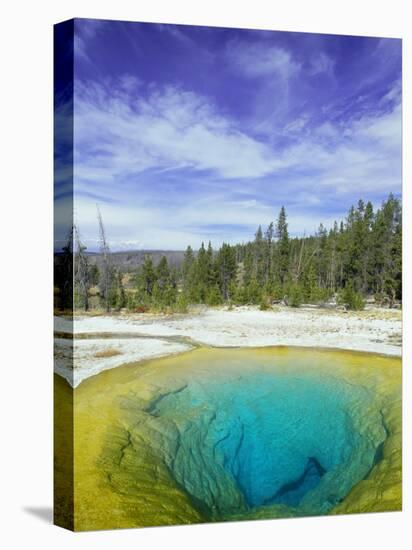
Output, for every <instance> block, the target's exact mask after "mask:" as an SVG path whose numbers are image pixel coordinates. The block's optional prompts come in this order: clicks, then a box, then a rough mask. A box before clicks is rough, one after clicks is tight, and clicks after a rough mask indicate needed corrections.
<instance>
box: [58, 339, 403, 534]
mask: <svg viewBox="0 0 412 550" xmlns="http://www.w3.org/2000/svg"><path fill="white" fill-rule="evenodd" d="M61 383H62V384H63V382H61ZM74 393H75V411H76V416H75V453H76V469H75V481H76V483H75V501H76V502H77V507H76V509H77V516H76V521H75V523H76V528H77V529H79V530H80V529H99V528H111V527H130V526H139V525H165V524H175V523H196V522H204V521H225V520H232V519H250V518H255V517H256V518H257V517H259V518H271V517H290V516H302V515H319V514H327V513H338V512H348V511H349V512H350V511H358V510H357V509H356V507H357V506H358V504H359V506H363V509H362V510H359V511H368V510H369V509H370V510H372V509H376V503H379V502H380V506H381V509H388V508H389V509H396V507H397V506H400V504H399V502H400V485H399V483H398V478H399V476H398V471H399V472H400V463H398V458H399V460H400V436H399V438H398V435H397V426H398V424H399V429H400V412H399V411H400V409H399V406H400V361H399V360H398V359H394V358H388V357H382V356H378V355H372V354H356V353H350V352H337V351H321V350H308V349H299V348H294V349H291V348H271V349H270V348H269V349H268V348H266V349H196V350H194V351H192V352H188V353H184V354H181V355H177V356H173V357H168V358H164V359H158V360H152V361H147V362H143V363H137V364H134V365H128V366H125V367H121V368H116V369H112V370H110V371H105V372H102V373H100V374H99V375H97V376H95V377H92V378H90V379H88V380H85V381H84V382H82V384H80V386H79V387H78V388H76V390H75V392H74ZM389 451H390V452H389ZM395 451H396V452H395ZM398 451H399V453H398ZM398 455H399V456H398ZM396 476H398V477H396ZM387 484H389V485H388V486H389V487H390V489H388V487H387ZM398 485H399V487H398ZM385 491H386V493H385ZM358 493H359V495H360V496H356V495H357V494H358ZM398 493H399V494H398ZM96 495H98V497H99V498H97V497H96ZM377 495H383V496H382V498H385V499H386V498H387V500H385V501H383V500H382V499H381V500H379V498H381V497H379V496H377ZM384 495H387V496H384ZM390 498H391V499H392V500H389V499H390ZM368 499H369V500H368Z"/></svg>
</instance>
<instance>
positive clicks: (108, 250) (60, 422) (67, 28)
mask: <svg viewBox="0 0 412 550" xmlns="http://www.w3.org/2000/svg"><path fill="white" fill-rule="evenodd" d="M54 44H55V57H54V64H55V72H54V74H55V80H54V86H55V88H54V97H55V249H54V258H55V284H54V296H55V374H54V378H55V382H54V384H55V385H54V388H55V438H54V442H55V443H54V444H55V508H54V509H55V512H54V513H55V523H56V524H57V525H60V526H63V527H66V528H69V529H72V530H78V531H83V530H95V529H114V528H125V527H145V526H160V525H176V524H193V523H204V522H223V521H234V520H236V521H238V520H239V521H240V520H251V519H271V518H295V517H300V516H315V515H325V516H326V515H332V514H349V513H360V512H381V511H382V512H383V511H396V510H401V505H402V504H401V503H402V499H401V481H402V474H401V455H402V452H401V451H402V449H401V337H402V336H401V335H402V332H401V328H402V327H401V315H402V306H401V304H402V288H401V285H402V267H401V261H402V220H401V212H402V210H401V71H402V66H401V63H402V60H401V41H400V40H399V39H396V38H373V37H359V36H358V37H355V36H335V35H326V34H323V35H322V34H310V33H294V32H277V31H267V30H247V29H233V28H232V29H231V28H217V27H216V28H212V27H200V26H184V25H161V24H152V23H133V22H121V21H99V20H88V19H74V20H71V21H67V22H64V23H60V24H58V25H56V26H55V39H54Z"/></svg>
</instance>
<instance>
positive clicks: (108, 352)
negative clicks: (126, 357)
mask: <svg viewBox="0 0 412 550" xmlns="http://www.w3.org/2000/svg"><path fill="white" fill-rule="evenodd" d="M121 354H122V352H121V351H119V350H118V349H115V348H108V349H104V350H102V351H97V352H96V353H95V354H94V356H93V357H96V358H97V359H103V358H107V357H115V356H116V355H121Z"/></svg>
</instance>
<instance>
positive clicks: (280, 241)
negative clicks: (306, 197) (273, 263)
mask: <svg viewBox="0 0 412 550" xmlns="http://www.w3.org/2000/svg"><path fill="white" fill-rule="evenodd" d="M276 238H277V272H278V278H279V281H280V284H281V285H284V284H285V282H286V280H287V278H288V273H289V233H288V224H287V218H286V210H285V207H284V206H282V208H281V209H280V213H279V217H278V221H277V224H276Z"/></svg>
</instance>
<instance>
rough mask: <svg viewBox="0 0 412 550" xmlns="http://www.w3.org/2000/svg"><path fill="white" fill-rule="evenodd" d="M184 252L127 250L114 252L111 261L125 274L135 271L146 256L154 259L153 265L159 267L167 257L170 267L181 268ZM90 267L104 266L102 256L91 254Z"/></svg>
mask: <svg viewBox="0 0 412 550" xmlns="http://www.w3.org/2000/svg"><path fill="white" fill-rule="evenodd" d="M184 254H185V253H184V252H183V250H127V251H125V252H123V251H122V252H112V253H111V254H110V259H111V262H112V265H113V266H115V267H116V268H117V269H119V270H120V271H123V272H128V271H134V270H135V269H136V268H137V267H139V266H140V265H141V264H142V263H143V262H144V258H145V256H146V255H150V256H151V257H152V260H153V263H154V264H155V265H157V264H158V263H159V261H160V259H161V258H162V256H166V258H167V261H168V263H169V266H171V267H180V265H181V263H182V262H183V258H184ZM88 256H89V263H90V265H93V264H96V265H97V266H98V267H100V266H101V264H102V255H101V254H99V253H95V252H93V253H90V254H88Z"/></svg>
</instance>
